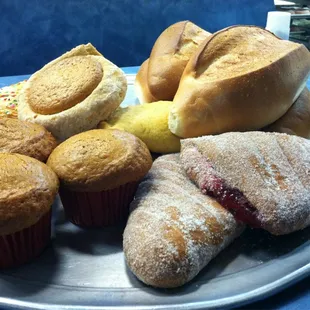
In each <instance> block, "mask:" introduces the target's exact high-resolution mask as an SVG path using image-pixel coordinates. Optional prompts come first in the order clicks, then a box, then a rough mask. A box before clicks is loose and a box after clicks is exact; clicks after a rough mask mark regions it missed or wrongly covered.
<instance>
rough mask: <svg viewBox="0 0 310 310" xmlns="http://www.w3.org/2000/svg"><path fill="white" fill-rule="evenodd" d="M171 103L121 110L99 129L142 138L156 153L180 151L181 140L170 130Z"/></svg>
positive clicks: (150, 104) (157, 103)
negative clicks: (123, 132)
mask: <svg viewBox="0 0 310 310" xmlns="http://www.w3.org/2000/svg"><path fill="white" fill-rule="evenodd" d="M171 105H172V102H171V101H157V102H152V103H147V104H141V105H136V106H130V107H127V108H119V109H117V110H116V112H114V114H113V115H112V116H111V117H110V118H109V119H108V120H107V121H103V122H101V123H99V125H98V128H116V129H121V130H124V131H127V132H130V133H132V134H133V135H135V136H136V137H138V138H140V139H141V140H142V141H143V142H144V143H145V144H146V145H147V147H148V148H149V150H150V151H151V152H155V153H174V152H179V151H180V138H178V137H176V136H175V135H173V134H172V133H171V131H170V130H169V129H168V115H169V111H170V107H171Z"/></svg>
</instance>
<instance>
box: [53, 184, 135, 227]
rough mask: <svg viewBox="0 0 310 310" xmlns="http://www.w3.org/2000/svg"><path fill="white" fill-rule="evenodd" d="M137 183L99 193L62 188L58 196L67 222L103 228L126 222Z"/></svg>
mask: <svg viewBox="0 0 310 310" xmlns="http://www.w3.org/2000/svg"><path fill="white" fill-rule="evenodd" d="M137 187H138V182H130V183H127V184H125V185H122V186H120V187H117V188H115V189H111V190H106V191H101V192H75V191H70V190H68V189H65V188H63V187H61V188H60V190H59V195H60V198H61V201H62V204H63V207H64V210H65V213H66V216H67V217H68V219H69V221H70V222H72V223H73V224H75V225H77V226H81V227H104V226H113V225H116V224H120V223H122V222H124V221H126V220H127V217H128V214H129V205H130V203H131V201H132V200H133V198H134V195H135V192H136V190H137Z"/></svg>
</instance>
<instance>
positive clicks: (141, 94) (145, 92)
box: [134, 59, 158, 103]
mask: <svg viewBox="0 0 310 310" xmlns="http://www.w3.org/2000/svg"><path fill="white" fill-rule="evenodd" d="M148 65H149V59H147V60H145V61H144V62H143V63H142V65H141V67H140V69H139V71H138V73H137V75H136V79H135V85H134V86H135V93H136V96H137V98H138V100H139V102H140V103H149V102H155V101H158V100H157V99H156V98H155V97H154V96H153V95H152V94H151V92H150V89H149V86H148V83H147V71H148Z"/></svg>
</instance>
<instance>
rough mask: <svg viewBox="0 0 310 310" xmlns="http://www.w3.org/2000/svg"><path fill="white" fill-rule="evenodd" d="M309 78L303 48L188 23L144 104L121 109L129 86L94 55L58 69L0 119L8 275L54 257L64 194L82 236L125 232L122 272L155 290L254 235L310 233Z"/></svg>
mask: <svg viewBox="0 0 310 310" xmlns="http://www.w3.org/2000/svg"><path fill="white" fill-rule="evenodd" d="M309 72H310V55H309V52H308V50H307V49H306V48H305V47H304V46H302V45H300V44H296V43H292V42H289V41H284V40H280V39H279V38H277V37H276V36H274V35H273V34H272V33H270V32H268V31H266V30H264V29H261V28H258V27H254V26H234V27H230V28H226V29H223V30H221V31H218V32H216V33H214V34H210V33H209V32H207V31H205V30H203V29H201V28H200V27H198V26H196V25H194V24H193V23H191V22H189V21H186V22H179V23H177V24H174V25H172V26H170V27H168V28H167V29H166V30H165V31H164V32H163V33H162V34H161V35H160V36H159V38H158V39H157V41H156V42H155V44H154V47H153V49H152V52H151V55H150V57H149V59H147V60H146V61H145V62H144V63H143V64H142V66H141V68H140V70H139V72H138V74H137V77H136V81H135V88H136V92H137V97H138V98H139V99H140V102H141V104H140V105H137V106H130V107H127V108H121V107H120V104H121V103H122V101H123V99H124V97H125V94H126V90H127V83H126V78H125V75H124V73H123V72H122V70H121V69H120V68H118V67H117V66H116V65H115V64H113V63H111V62H110V61H109V60H107V59H106V58H104V57H103V56H102V55H101V54H100V53H99V52H98V51H97V50H96V49H95V48H94V47H93V46H92V45H91V44H87V45H80V46H78V47H76V48H74V49H72V50H71V51H69V52H67V53H65V54H64V55H62V56H60V57H59V58H57V59H55V60H53V61H51V62H50V63H48V64H47V65H45V66H44V67H43V68H42V69H40V70H38V71H37V72H36V73H34V74H33V75H32V76H31V77H30V78H29V80H28V81H26V82H25V84H24V86H23V88H22V89H21V91H20V94H19V98H18V109H17V113H18V119H12V118H9V117H3V116H0V185H1V187H0V252H1V256H0V268H8V267H12V266H17V265H20V264H23V263H25V262H27V261H29V260H32V259H33V258H35V257H36V256H37V255H39V254H40V253H41V252H42V251H43V249H44V248H45V247H46V246H47V244H48V243H49V241H50V231H51V205H52V203H53V201H54V199H55V197H56V195H57V194H59V196H60V198H61V201H62V205H63V207H64V210H65V213H66V215H67V218H68V220H70V221H71V222H72V223H73V224H75V225H78V226H80V227H82V228H83V227H106V226H109V225H119V224H121V223H123V224H126V228H125V231H124V239H123V247H124V254H125V259H126V262H127V264H128V266H129V268H130V270H131V271H132V272H133V273H134V274H135V275H136V276H137V277H138V278H139V279H140V280H141V281H143V282H144V283H146V284H148V285H152V286H155V287H165V288H170V287H177V286H181V285H183V284H185V283H187V282H188V281H190V280H191V279H193V278H194V277H195V276H196V275H197V274H198V273H199V272H200V271H201V270H202V269H203V268H204V267H205V266H206V265H207V264H208V263H209V262H210V261H211V260H212V259H213V258H214V257H215V256H216V255H217V254H218V253H219V252H220V251H221V250H223V249H224V248H225V247H226V246H228V245H229V244H230V243H232V242H233V240H234V239H235V238H237V237H238V236H239V235H240V234H241V233H242V232H243V230H244V228H245V226H246V225H248V226H250V227H252V228H258V229H264V230H267V231H268V232H270V233H271V234H274V235H283V234H288V233H291V232H293V231H296V230H301V229H304V228H306V227H307V226H309V225H310V182H309V171H310V140H308V139H306V138H309V137H310V94H309V91H308V89H307V88H306V87H305V84H306V81H307V79H308V76H309ZM11 116H12V115H11ZM276 132H278V133H276ZM154 153H160V154H157V156H159V158H157V159H156V160H155V161H154V162H153V160H152V155H154ZM165 153H174V154H168V155H163V156H160V155H161V154H165ZM155 157H156V156H155Z"/></svg>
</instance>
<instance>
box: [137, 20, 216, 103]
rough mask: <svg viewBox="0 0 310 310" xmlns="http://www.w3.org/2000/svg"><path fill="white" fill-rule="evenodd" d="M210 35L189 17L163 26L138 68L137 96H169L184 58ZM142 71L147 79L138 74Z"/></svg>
mask: <svg viewBox="0 0 310 310" xmlns="http://www.w3.org/2000/svg"><path fill="white" fill-rule="evenodd" d="M210 35H211V34H210V33H209V32H207V31H205V30H203V29H201V28H200V27H198V26H197V25H195V24H193V23H192V22H190V21H182V22H178V23H176V24H173V25H171V26H170V27H168V28H167V29H166V30H164V31H163V32H162V33H161V35H160V36H159V37H158V39H157V40H156V42H155V44H154V46H153V48H152V52H151V55H150V58H149V61H148V62H144V65H143V66H142V67H141V69H140V71H139V72H138V79H137V82H136V89H138V94H139V91H140V95H139V96H140V97H141V99H148V100H146V101H150V100H151V99H152V97H154V98H155V99H156V100H154V101H158V100H172V99H173V97H174V95H175V93H176V91H177V89H178V86H179V81H180V78H181V76H182V73H183V70H184V68H185V66H186V64H187V62H188V60H189V59H190V57H191V55H192V54H193V53H194V52H195V51H196V50H197V49H198V47H199V45H200V44H201V43H202V42H203V41H204V40H205V39H206V38H207V37H208V36H210ZM141 71H142V72H141ZM146 73H147V79H146V78H141V77H145V75H146ZM141 94H142V96H141Z"/></svg>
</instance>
